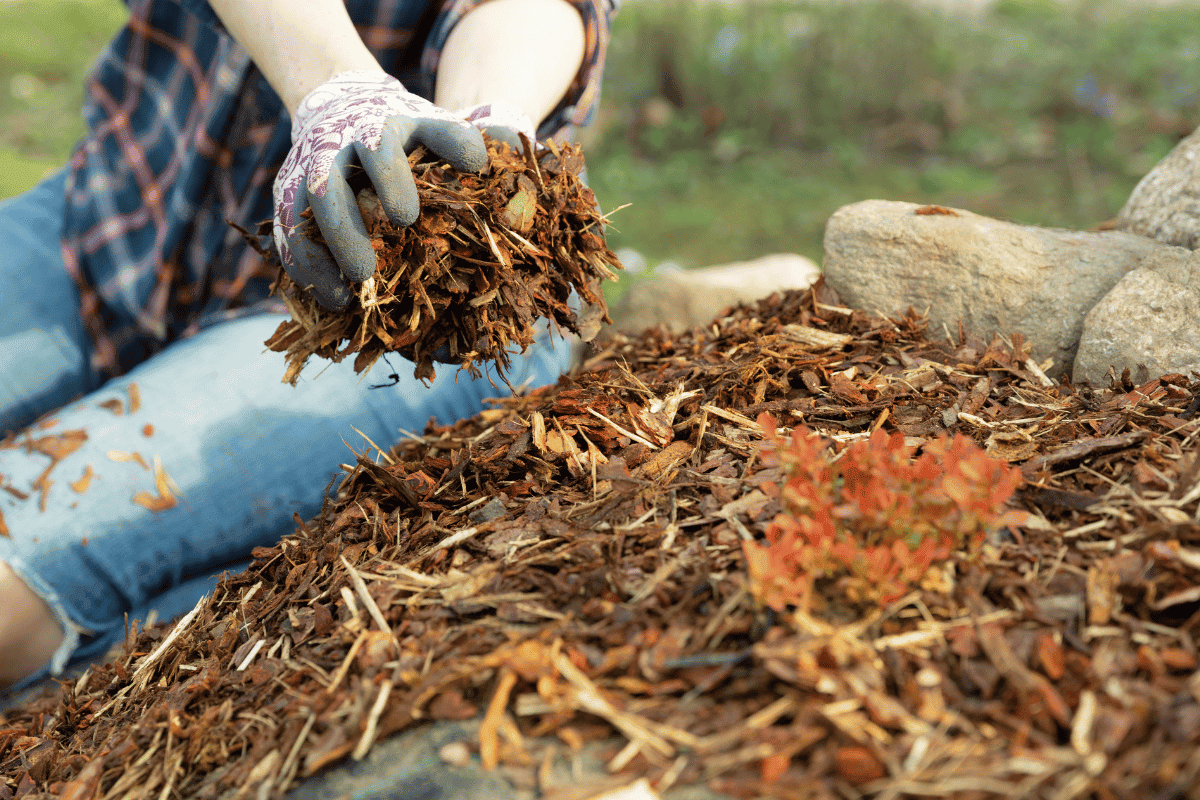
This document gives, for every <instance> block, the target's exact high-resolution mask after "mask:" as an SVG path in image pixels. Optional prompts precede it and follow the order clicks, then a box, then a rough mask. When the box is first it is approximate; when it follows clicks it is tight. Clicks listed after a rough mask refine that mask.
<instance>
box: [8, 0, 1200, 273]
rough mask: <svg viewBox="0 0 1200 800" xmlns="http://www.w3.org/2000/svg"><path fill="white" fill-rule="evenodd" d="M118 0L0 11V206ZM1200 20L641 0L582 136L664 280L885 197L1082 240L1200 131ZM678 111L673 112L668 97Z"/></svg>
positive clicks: (41, 158)
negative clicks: (1075, 231)
mask: <svg viewBox="0 0 1200 800" xmlns="http://www.w3.org/2000/svg"><path fill="white" fill-rule="evenodd" d="M123 15H124V6H122V5H121V4H120V3H119V2H117V0H16V2H0V30H3V31H4V36H2V37H0V197H3V196H8V195H11V194H15V193H17V192H19V191H22V190H23V189H25V188H27V187H28V186H31V185H32V184H33V183H35V182H36V181H37V180H39V179H40V178H41V177H42V176H43V175H45V174H47V173H48V172H50V171H52V170H53V169H55V168H56V167H57V166H59V165H60V164H61V163H62V162H63V160H64V159H65V158H66V156H67V154H68V153H69V151H70V149H71V146H72V144H73V142H75V141H76V140H77V138H78V137H79V136H80V134H81V133H82V125H81V123H80V122H79V114H78V107H79V102H80V97H81V94H82V84H83V77H84V75H85V74H86V72H87V69H88V67H89V65H90V63H91V61H92V59H93V58H94V56H95V54H96V53H97V52H98V51H99V49H100V48H101V47H102V46H103V44H104V43H105V42H106V41H107V39H108V38H109V37H110V36H111V34H112V32H113V31H114V30H116V28H117V27H118V26H119V25H120V23H121V21H122V19H123ZM1196 30H1200V9H1197V8H1196V7H1195V6H1179V7H1163V8H1149V9H1147V8H1144V7H1143V6H1142V4H1141V3H1139V2H1136V0H1127V2H1116V0H1079V2H1075V3H1070V2H1068V3H1061V2H1058V0H1000V2H998V3H997V4H996V6H995V7H994V9H993V10H992V11H991V12H990V13H988V14H987V15H986V16H984V17H982V18H980V19H975V20H972V19H958V18H947V17H945V16H942V15H940V14H937V13H935V12H931V11H926V10H919V9H914V8H912V7H910V6H908V5H907V4H904V3H900V2H889V1H888V0H858V2H855V3H841V2H836V3H834V2H805V1H804V0H798V1H797V2H790V3H782V2H771V0H757V2H753V3H749V4H746V5H727V4H722V3H696V2H689V0H642V2H636V3H630V4H627V5H626V6H625V8H623V9H622V12H621V14H620V15H619V16H618V18H617V22H616V25H615V28H614V31H613V45H612V49H611V51H610V59H609V67H608V70H607V73H606V79H605V89H604V103H603V108H602V110H601V113H600V115H599V118H598V120H597V122H596V124H595V125H594V126H593V128H592V129H591V130H590V131H588V132H587V133H586V138H585V141H586V142H587V145H588V152H589V163H590V166H591V168H590V174H591V181H592V185H593V187H594V188H595V190H596V193H597V195H598V196H599V198H600V200H601V203H602V205H603V206H604V207H605V208H606V209H612V208H616V207H617V206H619V205H623V204H625V203H630V204H631V205H630V207H629V208H626V209H623V210H621V211H619V212H616V213H615V214H614V215H613V217H612V219H613V223H614V226H615V229H614V230H612V231H611V243H612V244H613V245H614V246H615V247H630V248H634V249H636V250H638V251H640V252H641V253H643V254H644V255H645V256H646V257H647V259H648V260H649V262H650V263H651V264H655V263H659V262H662V261H667V260H670V261H674V262H676V263H680V264H682V265H684V266H702V265H706V264H713V263H719V262H723V261H730V260H742V259H747V258H753V257H756V256H758V255H762V254H765V253H769V252H778V251H794V252H800V253H804V254H806V255H808V256H810V257H813V258H816V259H819V258H820V255H821V237H822V232H823V229H824V224H825V221H826V220H827V219H828V217H829V215H830V214H831V213H833V211H835V210H836V209H837V208H838V207H840V206H842V205H844V204H846V203H851V202H855V201H857V200H863V199H867V198H873V197H882V198H889V199H899V200H910V201H914V202H928V203H941V204H945V205H956V206H961V207H966V208H969V209H972V210H974V211H977V212H979V213H983V214H988V215H990V216H995V217H1000V218H1006V219H1012V220H1016V221H1020V222H1028V223H1034V224H1041V225H1053V226H1062V227H1071V228H1084V227H1090V226H1092V225H1095V224H1096V223H1098V222H1101V221H1103V220H1106V219H1109V218H1111V217H1112V216H1114V215H1115V214H1116V212H1117V211H1118V210H1119V209H1120V207H1121V204H1122V203H1123V202H1124V200H1125V198H1126V197H1127V196H1128V194H1129V191H1130V190H1131V189H1132V188H1133V186H1134V185H1135V184H1136V182H1137V180H1138V179H1139V178H1140V177H1141V176H1142V175H1143V174H1145V172H1146V171H1147V170H1148V169H1149V168H1150V167H1152V166H1153V165H1154V164H1155V163H1156V162H1157V161H1158V159H1159V158H1161V157H1162V156H1163V155H1165V154H1166V153H1167V152H1168V151H1169V150H1170V148H1171V147H1172V146H1173V145H1174V143H1175V142H1176V141H1178V139H1179V138H1180V137H1181V136H1183V135H1185V134H1187V133H1188V132H1190V131H1191V130H1192V129H1193V128H1195V127H1196V126H1197V124H1200V57H1198V56H1200V45H1198V44H1197V43H1196V41H1195V39H1194V32H1195V31H1196ZM664 92H665V94H666V95H667V96H668V97H669V99H670V100H671V101H673V103H668V102H666V101H665V100H663V99H662V97H661V94H662V93H664Z"/></svg>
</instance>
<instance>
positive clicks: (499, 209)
mask: <svg viewBox="0 0 1200 800" xmlns="http://www.w3.org/2000/svg"><path fill="white" fill-rule="evenodd" d="M487 146H488V155H489V156H490V158H491V164H490V166H489V167H488V168H487V169H486V170H484V171H483V172H482V173H481V174H474V173H460V172H458V171H457V170H455V169H453V168H452V167H450V166H449V165H448V164H446V163H445V162H443V161H441V160H440V159H438V158H437V157H436V156H434V155H433V154H432V153H430V152H428V151H426V150H425V149H424V148H416V149H415V150H414V151H413V153H411V154H410V156H409V164H410V166H411V167H412V171H413V177H414V178H415V180H416V184H417V195H418V197H419V199H420V202H421V214H420V216H419V217H418V218H417V221H416V222H414V223H413V224H412V225H410V226H408V227H405V228H401V227H397V226H395V225H393V224H392V223H391V222H390V221H389V220H388V218H387V216H386V215H385V214H384V212H383V208H382V206H381V205H380V204H379V199H378V197H376V196H375V194H374V192H373V190H371V189H370V188H369V187H366V188H363V189H362V190H360V191H359V193H358V201H359V209H360V211H361V212H362V214H363V219H364V221H365V222H366V224H367V232H368V233H369V234H370V235H371V238H372V240H373V243H374V245H375V248H376V252H377V253H378V259H379V262H378V267H377V269H376V273H375V275H374V276H372V277H371V278H368V279H367V280H366V281H365V282H364V283H362V284H358V285H356V286H355V287H354V288H355V291H356V293H357V297H356V299H355V300H352V301H351V305H350V307H349V308H347V309H346V310H345V311H341V312H331V311H329V310H327V309H325V308H323V307H321V305H320V304H319V303H317V301H316V299H315V298H313V297H312V295H311V294H310V293H309V292H308V291H307V290H305V289H304V288H303V287H300V286H298V285H297V284H296V283H294V282H293V281H292V280H291V278H290V277H289V276H288V275H287V274H286V273H284V272H282V271H281V273H280V278H279V282H278V284H277V286H276V292H277V294H279V295H280V296H281V297H282V298H283V300H284V302H285V303H286V304H287V306H288V309H289V310H290V311H291V314H292V319H291V320H288V321H287V322H284V323H282V324H280V326H279V328H278V329H277V330H276V331H275V333H274V334H273V335H272V336H271V338H270V339H268V340H267V342H266V344H267V347H268V348H269V349H271V350H274V351H276V352H283V353H286V354H287V363H288V368H287V371H286V373H285V375H284V380H285V381H287V382H289V383H292V384H295V383H296V380H297V379H298V377H299V375H300V371H301V370H302V369H303V368H304V365H305V363H307V361H308V359H309V358H310V357H312V356H314V355H315V356H319V357H321V358H326V359H329V360H331V361H341V360H342V359H343V358H345V357H346V356H348V355H352V354H357V355H356V357H355V360H354V370H355V372H362V371H364V370H366V369H368V368H370V366H371V365H372V364H374V363H375V362H376V361H378V360H379V358H380V356H382V355H383V354H385V353H391V352H395V353H399V354H400V355H402V356H404V357H405V358H407V359H409V360H410V361H412V362H414V363H415V365H416V368H415V370H414V374H415V375H416V377H417V378H421V379H431V378H432V377H433V375H434V366H433V365H434V361H435V360H440V361H443V362H446V363H451V364H458V365H459V366H460V367H462V368H465V369H467V370H468V371H470V372H471V373H472V374H473V375H478V374H480V368H479V365H480V364H482V363H484V362H495V363H496V364H497V367H498V369H499V372H500V374H501V375H503V373H504V370H505V369H507V367H508V365H509V362H510V353H511V351H512V350H513V349H514V348H518V349H520V350H522V351H524V349H525V348H527V347H529V346H530V345H531V344H532V343H533V340H534V337H535V336H536V335H537V334H538V331H539V330H540V327H539V322H540V321H541V320H550V321H551V324H553V325H557V326H560V327H562V328H565V329H567V330H570V331H572V332H574V333H577V334H579V335H580V336H581V337H582V338H583V339H584V340H585V341H590V340H591V339H592V338H594V337H595V336H596V334H597V333H598V332H599V330H600V326H601V322H611V320H609V319H608V311H607V306H606V305H605V301H604V293H603V291H602V290H601V288H600V283H601V281H602V280H604V279H606V278H607V279H609V280H616V274H615V272H614V270H618V269H621V265H620V262H618V261H617V258H616V256H615V255H613V253H612V251H611V250H609V249H608V247H607V246H606V245H605V243H604V226H605V224H606V220H605V218H604V217H603V216H601V214H600V210H599V207H598V206H597V205H596V197H595V195H594V194H593V193H592V191H591V189H589V188H588V187H587V186H585V185H584V184H583V181H582V179H581V178H580V173H581V172H582V171H583V167H584V162H583V153H582V152H581V150H580V148H579V147H578V146H577V145H572V144H562V145H560V144H556V143H555V142H553V141H550V142H548V143H547V145H546V147H545V149H542V150H540V151H539V154H538V155H535V154H534V151H533V149H532V148H531V147H530V146H529V143H528V142H526V148H525V152H523V153H519V152H516V151H515V150H513V148H511V147H509V146H508V145H507V144H503V143H497V142H495V141H493V140H491V139H490V138H488V139H487ZM352 185H353V183H352ZM304 224H305V226H306V227H305V229H304V232H305V233H306V234H307V235H309V236H311V237H312V238H313V240H314V241H323V239H322V237H321V233H320V230H319V229H318V228H317V226H316V222H315V221H314V220H312V219H311V214H310V216H309V219H308V221H307V222H305V223H304ZM572 291H575V292H577V293H578V296H579V298H580V299H581V300H582V301H583V305H582V308H581V309H580V310H579V311H578V312H577V311H576V309H575V308H572V305H571V303H570V302H569V301H570V298H571V293H572ZM576 304H577V305H578V301H576Z"/></svg>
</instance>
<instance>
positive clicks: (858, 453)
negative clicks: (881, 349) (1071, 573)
mask: <svg viewBox="0 0 1200 800" xmlns="http://www.w3.org/2000/svg"><path fill="white" fill-rule="evenodd" d="M758 423H759V424H760V425H761V426H762V428H763V431H764V437H765V440H766V445H765V447H764V448H763V453H762V457H763V460H764V463H765V464H767V465H773V466H774V465H777V466H780V467H781V468H782V472H783V483H782V485H780V484H775V483H772V482H767V483H765V484H764V485H763V487H762V488H763V491H764V492H765V493H767V494H768V495H770V496H776V497H778V498H779V500H780V503H781V505H782V506H783V511H782V513H780V514H779V515H777V516H776V517H775V519H774V520H772V521H771V522H770V523H769V524H768V525H767V528H766V530H765V532H764V533H765V539H764V540H762V541H752V542H749V541H748V542H745V543H743V549H744V552H745V555H746V564H747V570H748V572H749V575H750V586H751V590H752V592H753V593H754V595H755V597H757V598H758V600H759V602H761V603H763V604H764V605H767V606H769V607H771V608H773V609H774V610H776V611H783V610H784V609H785V608H786V607H788V606H796V607H798V608H800V609H801V610H804V611H809V610H810V609H811V607H812V605H813V602H814V599H815V598H814V590H815V589H818V588H819V589H820V590H821V593H822V595H824V594H825V593H826V592H828V591H829V590H830V589H832V590H833V591H834V592H836V593H837V594H840V595H841V596H843V597H844V598H845V600H846V601H849V602H850V603H852V604H856V605H857V604H862V603H888V602H891V601H893V600H896V599H898V598H900V597H903V596H904V595H905V594H907V593H908V592H910V591H912V590H913V589H914V588H916V587H918V586H920V585H921V584H922V582H923V581H924V580H925V579H926V577H927V576H930V571H931V569H933V568H934V565H935V564H936V563H942V562H945V561H946V560H948V559H950V558H951V556H952V555H957V556H958V557H961V558H966V559H971V558H974V557H975V556H977V555H978V553H979V552H980V549H981V547H982V545H983V542H984V539H985V537H986V536H987V534H988V532H989V531H996V530H999V529H1001V528H1003V527H1004V526H1006V525H1019V524H1022V523H1023V522H1024V520H1025V514H1024V513H1023V512H1019V511H1015V510H1009V509H1006V508H1005V505H1006V503H1007V502H1008V501H1009V499H1010V498H1011V497H1012V496H1013V494H1014V493H1015V492H1016V490H1017V487H1018V486H1019V485H1020V483H1021V472H1020V470H1019V469H1017V468H1015V467H1010V466H1009V465H1008V464H1007V463H1006V462H1005V461H1003V460H1000V459H997V458H993V457H991V456H989V455H988V454H987V453H985V452H984V451H983V450H981V449H980V448H979V447H978V446H977V445H976V444H975V443H974V442H972V441H971V440H970V439H967V438H966V437H964V436H962V435H955V436H954V437H953V438H948V437H945V436H942V437H940V438H937V439H934V440H932V441H929V442H926V443H924V445H923V446H922V448H921V454H920V455H919V456H916V457H914V453H915V452H916V450H917V448H915V447H911V446H908V445H906V444H905V443H904V435H903V434H899V433H896V434H888V433H886V432H885V431H883V430H877V431H875V432H874V433H873V434H872V435H871V437H870V438H869V439H866V440H859V441H856V442H854V443H853V444H851V445H850V446H848V447H846V448H845V449H844V450H843V451H842V452H841V454H840V455H837V456H834V455H831V454H830V447H829V445H830V442H829V440H828V439H826V438H824V437H821V436H819V435H818V434H815V433H813V432H811V431H810V430H808V429H807V428H805V427H803V426H801V427H798V428H796V429H794V430H793V431H792V432H791V435H790V436H785V435H782V434H780V433H779V430H778V425H777V424H776V421H775V419H774V418H773V417H771V416H770V415H769V414H762V415H760V416H759V418H758ZM930 577H932V576H930Z"/></svg>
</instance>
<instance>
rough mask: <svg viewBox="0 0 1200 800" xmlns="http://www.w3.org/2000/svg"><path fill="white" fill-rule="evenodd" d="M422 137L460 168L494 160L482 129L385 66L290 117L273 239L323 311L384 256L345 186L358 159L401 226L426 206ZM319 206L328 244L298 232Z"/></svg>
mask: <svg viewBox="0 0 1200 800" xmlns="http://www.w3.org/2000/svg"><path fill="white" fill-rule="evenodd" d="M416 144H423V145H425V146H426V147H428V148H429V149H430V150H432V151H433V152H434V153H436V154H437V155H439V156H441V157H442V158H444V159H446V161H448V162H449V163H450V165H451V166H452V167H454V168H455V169H458V170H462V171H465V172H478V171H480V170H482V169H483V168H484V167H485V166H487V163H488V157H487V149H486V147H485V146H484V143H483V136H482V135H481V134H480V132H479V129H478V128H476V127H475V126H473V125H471V124H469V123H468V122H466V121H465V120H464V119H462V117H460V116H457V115H454V114H451V113H450V112H449V111H446V110H445V109H442V108H439V107H438V106H435V105H434V104H433V103H430V102H429V101H428V100H425V99H424V98H421V97H418V96H416V95H414V94H412V93H411V92H408V91H407V90H406V89H405V88H404V86H403V85H401V83H400V81H398V80H396V79H395V78H393V77H392V76H390V75H388V74H387V73H385V72H363V71H358V72H343V73H341V74H339V75H335V76H334V77H333V78H331V79H330V80H328V81H326V82H325V83H323V84H322V85H321V86H319V87H317V88H316V89H314V90H313V91H312V92H310V93H309V94H308V95H307V96H306V97H305V98H304V100H302V101H301V103H300V108H298V109H297V110H296V113H295V114H294V115H293V118H292V149H291V151H290V152H289V153H288V155H287V158H286V159H285V160H284V162H283V167H281V168H280V170H279V175H278V176H277V177H276V179H275V186H274V198H275V219H274V234H275V245H276V247H278V248H279V256H280V259H281V260H282V261H283V267H284V269H285V270H287V272H288V275H290V276H291V278H292V279H293V280H294V281H296V282H297V283H298V284H300V285H301V286H306V287H310V288H311V289H312V292H313V294H314V295H315V296H316V298H317V301H318V302H320V304H321V305H322V306H324V307H325V308H328V309H331V310H334V311H341V310H343V309H345V308H346V307H347V306H348V305H349V304H350V300H351V298H352V296H353V295H352V292H351V290H350V281H355V282H361V281H365V280H366V279H367V278H369V277H371V276H372V275H373V274H374V273H375V264H376V256H375V250H374V248H373V247H372V246H371V239H370V237H369V236H368V235H367V231H366V226H365V225H364V224H363V221H362V216H361V215H360V214H359V211H358V205H357V203H356V202H355V199H354V193H353V192H352V191H351V189H350V185H349V184H348V183H347V180H346V179H347V177H348V175H349V172H350V170H351V169H352V168H353V166H354V164H355V161H357V162H358V163H359V164H360V165H361V166H362V168H363V169H364V170H365V171H366V173H367V175H368V177H369V178H370V179H371V182H372V184H374V187H375V192H376V193H377V194H378V195H379V200H380V204H381V205H382V206H383V209H384V211H385V212H386V213H387V215H388V218H389V219H390V220H391V221H392V222H393V223H394V224H396V225H410V224H412V223H413V222H414V221H415V220H416V219H417V215H418V213H419V212H420V206H419V204H418V201H417V187H416V184H415V183H414V181H413V176H412V172H411V171H410V170H409V167H408V157H407V153H408V151H409V150H410V149H411V148H412V147H413V146H415V145H416ZM307 208H312V212H313V216H314V217H315V218H316V222H317V226H318V227H319V228H320V230H321V235H322V237H323V238H324V240H325V243H326V245H327V246H328V249H327V248H326V247H323V246H321V245H320V244H317V243H316V242H314V241H312V240H311V239H309V238H308V237H306V236H303V235H300V229H301V223H302V222H303V219H302V217H301V214H303V213H304V211H305V209H307Z"/></svg>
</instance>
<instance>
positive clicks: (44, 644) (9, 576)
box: [0, 561, 64, 689]
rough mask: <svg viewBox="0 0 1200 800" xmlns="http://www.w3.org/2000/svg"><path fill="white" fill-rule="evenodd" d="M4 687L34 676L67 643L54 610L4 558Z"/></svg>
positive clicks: (0, 568) (0, 580) (0, 581)
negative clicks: (63, 643)
mask: <svg viewBox="0 0 1200 800" xmlns="http://www.w3.org/2000/svg"><path fill="white" fill-rule="evenodd" d="M0 609H4V613H3V614H0V689H2V688H4V687H6V686H10V685H12V684H14V683H16V682H17V681H19V680H21V679H22V678H25V677H26V676H28V675H32V674H33V673H34V672H36V671H37V670H39V669H40V668H41V667H42V666H43V665H45V664H46V662H48V661H49V660H50V659H51V657H52V656H53V655H54V653H55V651H57V650H58V648H59V646H60V645H61V644H62V642H63V638H64V637H63V631H62V628H61V627H60V626H59V624H58V620H56V619H55V617H54V612H53V611H52V610H51V608H50V606H48V605H46V602H45V601H44V600H42V598H40V597H38V596H37V594H36V593H34V591H33V590H32V589H30V588H29V586H28V585H27V584H26V583H25V581H23V580H21V579H20V578H19V577H17V574H16V573H15V572H13V571H12V568H11V567H9V565H8V564H7V563H6V562H4V561H0Z"/></svg>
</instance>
